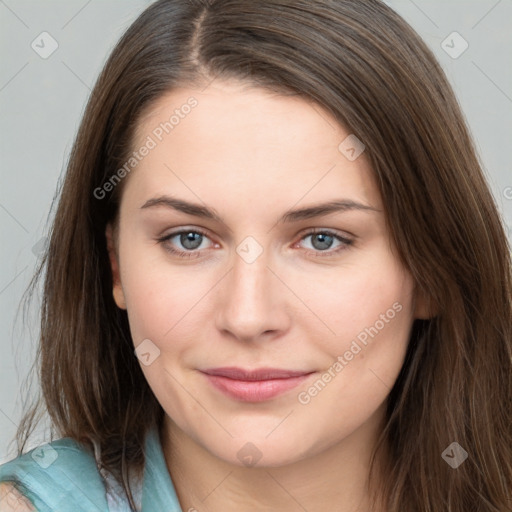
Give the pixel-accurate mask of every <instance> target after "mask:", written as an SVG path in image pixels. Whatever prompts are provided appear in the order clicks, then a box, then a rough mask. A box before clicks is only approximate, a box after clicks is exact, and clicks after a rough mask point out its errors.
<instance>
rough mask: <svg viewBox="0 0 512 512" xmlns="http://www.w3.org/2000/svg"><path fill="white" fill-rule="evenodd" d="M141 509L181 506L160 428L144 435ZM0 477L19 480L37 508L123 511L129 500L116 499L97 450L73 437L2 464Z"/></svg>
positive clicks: (168, 510)
mask: <svg viewBox="0 0 512 512" xmlns="http://www.w3.org/2000/svg"><path fill="white" fill-rule="evenodd" d="M145 453H146V462H145V467H144V478H143V482H142V489H139V495H138V497H136V498H135V499H136V501H138V502H139V503H140V501H141V499H142V511H143V512H182V510H181V508H180V504H179V502H178V498H177V496H176V491H175V489H174V486H173V483H172V481H171V477H170V475H169V471H168V470H167V466H166V464H165V459H164V455H163V451H162V446H161V444H160V438H159V435H158V430H157V429H156V427H155V428H153V429H152V430H151V431H149V433H148V435H147V437H146V441H145ZM0 482H20V483H21V484H22V486H21V490H22V492H23V494H24V495H25V496H26V497H27V498H28V499H29V500H30V501H31V502H32V504H33V505H34V507H35V509H36V510H37V511H38V512H113V511H116V512H117V511H119V512H121V511H122V512H125V511H129V510H130V508H129V506H128V503H127V501H124V502H118V504H115V503H114V504H113V502H112V501H111V499H112V497H111V496H110V497H109V496H108V495H107V492H106V489H105V484H104V480H103V479H102V476H101V474H100V472H99V471H98V468H97V466H96V460H95V458H94V456H93V455H92V454H91V453H89V452H88V451H86V450H85V449H84V447H83V446H82V445H80V444H79V443H78V442H76V441H75V440H73V439H71V438H63V439H58V440H56V441H53V442H51V443H48V444H46V445H43V446H41V447H38V448H34V449H33V450H31V451H29V452H27V453H25V454H23V455H21V456H20V457H17V458H15V459H13V460H11V461H9V462H6V463H5V464H2V465H1V466H0Z"/></svg>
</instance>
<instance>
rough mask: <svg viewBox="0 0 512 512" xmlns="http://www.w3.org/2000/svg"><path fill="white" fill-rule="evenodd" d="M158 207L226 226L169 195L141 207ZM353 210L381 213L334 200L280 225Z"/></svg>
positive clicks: (288, 215) (207, 212) (295, 214)
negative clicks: (214, 221)
mask: <svg viewBox="0 0 512 512" xmlns="http://www.w3.org/2000/svg"><path fill="white" fill-rule="evenodd" d="M156 206H164V207H166V208H171V209H173V210H177V211H180V212H183V213H186V214H188V215H193V216H194V217H201V218H205V219H212V220H216V221H217V222H220V223H222V224H224V221H223V220H222V218H221V217H220V215H219V214H218V213H217V212H216V211H215V210H214V209H211V208H208V207H206V206H202V205H200V204H197V203H191V202H188V201H184V200H183V199H178V198H176V197H171V196H168V195H164V196H159V197H154V198H152V199H148V200H147V201H146V202H145V203H144V204H143V205H142V206H141V209H145V208H153V207H156ZM352 210H356V211H363V212H380V211H381V210H379V209H377V208H374V207H373V206H370V205H366V204H362V203H358V202H356V201H353V200H350V199H334V200H332V201H329V202H327V203H321V204H317V205H313V206H308V207H305V208H299V209H296V210H289V211H287V212H286V213H285V214H284V215H283V216H282V217H281V219H279V221H278V224H279V223H288V222H297V221H299V220H306V219H312V218H314V217H320V216H323V215H329V214H330V213H335V212H346V211H352Z"/></svg>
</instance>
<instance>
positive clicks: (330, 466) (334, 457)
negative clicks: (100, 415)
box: [161, 407, 384, 512]
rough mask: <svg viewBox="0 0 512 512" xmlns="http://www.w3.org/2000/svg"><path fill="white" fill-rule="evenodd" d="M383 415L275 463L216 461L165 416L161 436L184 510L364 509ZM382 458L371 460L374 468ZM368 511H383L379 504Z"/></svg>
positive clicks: (359, 511)
mask: <svg viewBox="0 0 512 512" xmlns="http://www.w3.org/2000/svg"><path fill="white" fill-rule="evenodd" d="M383 418H384V408H383V407H381V408H380V409H379V411H378V412H377V413H376V414H375V415H374V416H372V417H371V418H370V419H369V420H368V421H367V422H366V423H365V424H364V425H362V426H361V427H360V428H358V430H357V431H355V432H353V433H352V434H351V435H350V436H348V437H347V438H345V439H343V440H342V441H341V442H338V443H337V444H334V445H331V446H328V447H327V448H326V449H324V450H322V451H319V452H318V453H316V454H315V455H314V456H312V457H308V458H304V459H300V460H298V461H296V462H294V463H292V464H287V465H284V466H279V467H264V466H262V467H258V466H257V467H245V466H239V465H235V464H231V463H229V462H227V461H225V460H223V459H220V458H219V457H217V456H215V455H214V454H212V453H211V452H209V451H208V450H206V449H205V448H204V447H203V446H202V445H200V444H199V443H197V442H196V441H195V440H194V439H192V438H191V437H189V436H188V435H187V434H186V433H185V432H184V431H183V430H181V429H180V428H179V427H178V426H177V425H176V424H175V423H174V422H173V421H172V420H171V419H170V418H169V417H168V416H166V417H165V421H164V423H163V425H162V432H161V440H162V448H163V451H164V457H165V459H166V464H167V468H168V470H169V473H170V475H171V476H172V481H173V484H174V487H175V489H176V494H177V496H178V499H179V501H180V504H181V508H182V510H183V511H187V512H189V511H190V512H203V511H208V512H234V511H237V512H239V511H240V510H279V511H282V512H292V511H294V512H296V511H298V510H307V511H308V512H320V511H322V512H324V511H325V510H336V511H337V512H363V511H364V512H368V511H369V510H370V504H371V501H370V492H369V487H368V483H369V469H370V458H371V455H372V450H373V448H374V447H375V441H376V439H377V436H378V434H379V432H380V429H381V428H382V420H383ZM298 448H299V447H298ZM381 457H382V456H379V458H378V459H377V460H376V465H377V467H380V462H381V461H382V459H381ZM379 474H380V473H379V471H378V470H377V471H376V475H379ZM373 484H375V483H373ZM374 488H375V487H374ZM373 510H375V511H376V510H380V511H383V509H382V508H380V507H379V509H373Z"/></svg>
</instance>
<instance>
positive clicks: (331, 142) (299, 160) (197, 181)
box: [127, 81, 380, 208]
mask: <svg viewBox="0 0 512 512" xmlns="http://www.w3.org/2000/svg"><path fill="white" fill-rule="evenodd" d="M350 136H352V135H351V134H350V132H348V131H347V130H346V129H345V128H344V127H342V126H341V125H339V123H337V122H336V120H335V119H334V118H333V117H332V116H331V115H330V114H329V113H328V112H327V111H326V110H325V109H323V108H322V107H321V106H320V105H318V104H316V103H314V102H313V101H309V100H307V99H304V98H301V97H298V96H284V95H279V94H276V93H272V92H269V91H266V90H264V89H261V88H256V87H248V86H244V85H241V84H239V83H236V82H235V83H234V82H218V81H215V82H214V83H212V84H210V86H208V87H207V88H206V89H204V90H200V89H195V88H186V87H183V88H177V89H174V90H172V91H170V92H168V93H166V94H165V95H163V96H161V97H160V98H159V99H158V100H156V101H155V102H154V103H153V104H152V105H151V106H150V108H148V109H147V110H146V112H145V113H144V114H143V115H142V116H141V118H140V119H139V122H138V124H137V128H136V132H135V136H134V143H133V150H134V151H138V150H139V149H140V148H142V147H143V146H144V145H146V146H148V147H149V146H150V147H151V149H150V150H149V151H145V153H146V155H145V156H144V157H143V158H141V159H140V161H139V162H138V163H137V165H136V169H135V170H134V172H133V173H131V174H130V176H129V180H128V181H129V182H133V184H132V186H131V187H130V186H128V187H127V188H130V189H131V193H130V195H131V196H132V197H133V196H134V195H135V196H137V197H139V198H142V196H144V195H149V194H155V193H162V192H169V193H170V192H174V190H176V188H178V189H179V190H181V191H182V192H183V193H184V194H186V195H187V196H188V197H189V198H191V199H192V198H193V195H194V194H195V195H196V197H195V199H196V200H197V196H198V197H200V198H201V199H204V200H205V201H206V199H211V200H212V201H214V202H215V203H216V204H218V203H219V198H222V201H224V202H229V201H230V200H231V199H232V198H233V195H236V198H238V202H239V203H240V204H244V202H246V201H249V202H251V201H254V200H255V199H256V198H259V200H261V206H262V207H265V208H266V207H270V206H271V204H273V203H275V202H276V200H279V201H280V202H283V203H285V204H286V205H287V206H292V205H293V204H295V203H297V202H298V201H301V198H304V201H306V202H307V201H308V200H310V201H315V200H325V195H326V194H327V193H328V194H330V196H332V197H341V196H350V198H351V199H355V200H359V201H365V202H368V203H370V204H372V205H373V206H375V207H380V197H379V194H378V191H377V189H376V186H375V183H374V179H373V175H372V172H371V168H370V165H369V162H368V159H367V157H366V155H365V153H364V152H363V153H362V154H361V156H360V157H359V158H357V159H355V160H351V159H349V158H347V155H346V153H345V152H344V145H343V144H342V145H341V149H340V143H343V141H345V140H347V137H350ZM352 137H353V136H352ZM348 140H349V141H350V140H352V139H350V138H349V139H348ZM356 149H357V148H356ZM127 185H128V184H127ZM191 194H192V195H191ZM265 198H266V199H267V201H265V200H264V199H265ZM289 203H291V204H289Z"/></svg>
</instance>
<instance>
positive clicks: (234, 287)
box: [107, 81, 422, 466]
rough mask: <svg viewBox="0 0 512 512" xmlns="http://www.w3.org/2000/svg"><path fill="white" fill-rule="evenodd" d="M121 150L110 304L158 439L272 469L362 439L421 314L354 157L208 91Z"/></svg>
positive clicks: (149, 120)
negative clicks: (123, 324)
mask: <svg viewBox="0 0 512 512" xmlns="http://www.w3.org/2000/svg"><path fill="white" fill-rule="evenodd" d="M347 137H349V138H348V139H347ZM143 148H146V149H143ZM133 150H134V151H135V152H136V154H134V156H133V160H132V161H131V162H129V163H128V165H127V166H126V167H125V171H126V170H127V169H129V171H130V172H129V175H128V176H127V177H124V178H123V179H126V180H127V182H126V183H125V185H126V186H125V188H124V191H123V195H122V200H121V205H120V226H119V238H118V252H117V257H114V255H113V252H112V251H111V264H112V270H113V273H114V277H115V279H118V281H117V282H116V284H115V289H114V296H115V298H116V302H117V304H118V306H119V307H122V308H126V309H127V313H128V317H129V322H130V328H131V334H132V337H133V342H134V346H135V347H136V349H137V350H136V353H137V355H138V357H139V359H140V363H141V368H142V370H143V372H144V375H145V376H146V379H147V381H148V383H149V385H150V386H151V388H152V390H153V392H154V394H155V396H156V398H157V399H158V401H159V402H160V404H161V405H162V407H163V409H164V410H165V412H166V414H167V416H168V417H167V418H166V420H167V423H168V425H170V426H171V427H172V428H174V429H177V431H179V432H181V433H182V434H183V433H184V434H185V435H186V436H187V438H189V439H192V440H193V441H194V442H195V443H198V444H199V445H200V446H201V447H202V448H204V449H206V450H208V451H209V452H210V453H211V454H214V455H216V456H217V457H219V458H221V459H223V460H224V461H227V462H230V463H233V464H238V465H241V464H246V465H251V464H253V463H254V462H255V461H256V462H258V464H259V465H268V466H278V465H283V464H286V463H291V462H294V461H297V460H299V459H304V458H307V457H310V456H313V455H315V454H318V453H320V452H321V451H322V450H326V449H327V448H330V447H333V446H335V445H338V444H339V443H342V442H343V440H345V439H347V438H348V437H349V436H351V435H353V434H355V433H357V432H358V431H362V430H363V429H364V428H365V427H367V426H368V425H370V424H376V423H377V420H379V419H381V418H382V415H383V411H384V401H385V399H386V397H387V395H388V394H389V391H390V389H391V387H392V386H393V383H394V382H395V380H396V378H397V375H398V373H399V371H400V368H401V366H402V363H403V360H404V356H405V351H406V347H407V342H408V338H409V334H410V330H411V326H412V322H413V320H414V318H415V317H418V316H421V315H422V312H421V311H420V302H419V301H416V306H415V305H414V304H415V301H414V297H413V282H412V279H411V277H410V275H409V274H408V273H407V272H406V271H405V269H404V268H403V266H402V265H401V263H400V262H399V260H398V258H397V255H396V253H395V251H394V250H393V246H392V243H391V239H390V234H389V232H388V230H387V227H386V224H385V218H384V212H383V202H382V198H381V197H380V196H379V193H378V190H377V187H376V185H375V182H374V179H373V178H372V174H371V169H370V166H369V162H368V159H367V156H366V154H365V152H364V147H363V146H362V145H361V143H360V142H358V141H357V139H354V138H353V136H351V134H350V133H349V132H347V131H346V130H344V129H343V128H342V127H340V126H339V125H338V124H337V123H336V122H335V120H334V119H333V118H332V117H331V116H330V115H329V114H328V113H327V112H326V111H325V110H323V109H322V108H320V107H319V106H318V105H316V104H314V103H311V102H308V101H306V100H304V99H299V98H298V97H285V96H280V95H275V94H271V93H268V92H265V91H264V90H261V89H256V88H252V89H249V88H243V87H242V86H241V85H239V84H237V83H234V82H219V81H216V82H214V83H213V84H211V85H210V86H209V87H207V88H206V89H205V90H204V91H202V92H201V91H200V90H198V89H187V88H182V89H175V90H173V91H172V92H170V93H168V94H166V95H165V96H164V97H161V98H160V99H159V100H158V102H157V103H155V104H154V105H153V107H152V108H151V110H150V111H149V112H148V113H147V115H145V116H144V117H143V119H141V121H140V123H139V125H138V129H137V134H136V142H135V144H134V147H133ZM359 153H360V154H359ZM123 174H124V173H122V172H120V174H119V176H120V177H122V176H123ZM322 205H323V206H322ZM326 205H327V206H326ZM180 232H183V233H181V234H180ZM110 235H111V232H110V230H107V236H108V237H109V238H110ZM110 247H112V244H111V243H110ZM174 251H175V252H174ZM256 370H265V371H262V372H260V373H257V372H256V373H254V372H255V371H256ZM266 370H268V371H266ZM251 372H252V373H251ZM251 379H252V380H251ZM248 443H251V444H248Z"/></svg>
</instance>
